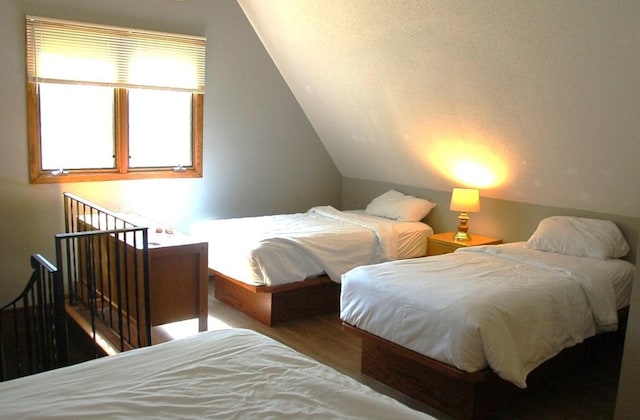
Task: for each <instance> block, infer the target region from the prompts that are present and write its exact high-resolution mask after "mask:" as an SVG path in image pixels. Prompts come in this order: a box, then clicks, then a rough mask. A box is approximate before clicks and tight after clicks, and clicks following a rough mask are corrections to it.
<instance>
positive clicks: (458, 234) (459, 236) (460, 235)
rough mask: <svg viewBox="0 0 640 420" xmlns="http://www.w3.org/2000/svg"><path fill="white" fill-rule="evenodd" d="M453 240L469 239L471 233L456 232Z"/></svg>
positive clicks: (463, 240) (462, 240)
mask: <svg viewBox="0 0 640 420" xmlns="http://www.w3.org/2000/svg"><path fill="white" fill-rule="evenodd" d="M453 240H454V241H457V242H465V241H470V240H471V235H469V234H468V233H467V232H456V234H455V236H454V237H453Z"/></svg>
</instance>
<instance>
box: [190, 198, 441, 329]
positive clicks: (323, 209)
mask: <svg viewBox="0 0 640 420" xmlns="http://www.w3.org/2000/svg"><path fill="white" fill-rule="evenodd" d="M433 207H434V204H433V203H431V202H429V201H428V200H425V199H420V198H416V197H413V196H407V195H405V194H403V193H400V192H397V191H394V190H390V191H388V192H387V193H385V194H382V195H381V196H379V197H376V199H374V200H372V202H371V203H370V204H369V205H368V206H367V208H366V209H364V210H355V211H339V210H336V209H335V208H333V207H331V206H318V207H313V208H311V209H310V210H309V211H307V212H305V213H295V214H281V215H271V216H260V217H243V218H232V219H218V220H204V221H199V222H196V223H194V224H193V225H192V226H191V229H190V234H191V236H192V237H194V238H196V239H198V240H202V241H206V242H207V243H208V250H209V251H208V252H209V269H210V273H211V274H213V276H214V279H215V297H216V298H217V299H218V300H221V301H223V302H226V303H228V304H230V305H231V306H233V307H234V308H236V309H238V310H240V311H242V312H244V313H246V314H248V315H250V316H252V317H253V318H255V319H258V320H259V321H261V322H262V323H264V324H266V325H274V324H276V323H280V322H283V321H288V320H292V319H297V318H302V317H306V316H310V315H315V314H319V313H325V312H337V311H338V308H339V301H340V297H339V296H340V285H339V283H340V281H341V275H342V274H343V273H345V272H347V271H348V270H350V269H352V268H354V267H356V266H359V265H366V264H374V263H378V262H381V261H391V260H396V259H405V258H415V257H420V256H424V255H426V247H427V240H426V239H427V236H429V235H431V234H432V233H433V230H432V229H431V227H430V226H429V225H427V224H425V223H423V222H421V220H422V219H424V217H426V215H427V214H428V213H429V212H430V210H431V209H432V208H433Z"/></svg>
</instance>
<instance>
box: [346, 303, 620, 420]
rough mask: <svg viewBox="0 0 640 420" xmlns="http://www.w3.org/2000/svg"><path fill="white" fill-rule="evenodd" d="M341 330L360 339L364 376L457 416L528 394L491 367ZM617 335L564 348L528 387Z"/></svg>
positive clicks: (584, 360)
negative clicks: (469, 366)
mask: <svg viewBox="0 0 640 420" xmlns="http://www.w3.org/2000/svg"><path fill="white" fill-rule="evenodd" d="M627 313H628V308H624V309H622V310H620V311H618V319H619V320H620V321H619V324H620V325H621V326H624V325H625V323H626V319H627ZM342 328H343V329H344V330H345V331H348V332H350V333H352V334H355V335H357V336H359V337H361V338H362V361H361V368H360V370H361V371H362V373H363V374H365V375H367V376H369V377H371V378H373V379H376V380H377V381H379V382H382V383H384V384H386V385H389V386H391V387H392V388H395V389H397V390H398V391H401V392H403V393H405V394H407V395H409V396H411V397H413V398H415V399H417V400H419V401H422V402H424V403H426V404H428V405H429V406H431V407H433V408H435V409H437V410H440V411H442V412H444V413H447V414H449V415H451V416H453V417H455V418H461V419H470V418H474V419H477V418H485V417H486V416H487V415H488V414H489V413H491V412H492V411H495V410H496V409H498V408H499V407H500V406H502V405H503V404H505V403H507V402H508V401H509V400H511V399H513V398H514V397H516V396H517V395H519V394H522V393H524V392H526V390H523V389H520V388H518V387H516V386H515V385H513V384H512V383H511V382H508V381H505V380H504V379H502V378H500V377H499V376H498V375H497V374H496V373H495V372H493V371H492V370H490V369H484V370H482V371H478V372H473V373H469V372H465V371H462V370H459V369H456V368H455V367H452V366H450V365H447V364H445V363H442V362H439V361H437V360H434V359H431V358H429V357H427V356H424V355H422V354H419V353H417V352H415V351H412V350H409V349H407V348H405V347H402V346H400V345H398V344H395V343H392V342H390V341H388V340H385V339H383V338H380V337H378V336H376V335H374V334H371V333H369V332H366V331H364V330H361V329H359V328H357V327H354V326H353V325H350V324H347V323H343V324H342ZM620 334H624V329H622V330H618V332H613V333H603V334H598V335H597V336H594V337H590V338H588V339H587V340H585V341H584V342H583V343H580V344H577V345H575V346H573V347H570V348H566V349H564V350H563V351H562V352H560V354H558V355H556V356H555V357H553V358H551V359H550V360H547V361H546V362H544V363H543V364H542V365H540V366H538V367H537V368H536V369H535V370H534V371H533V372H531V373H530V374H529V376H528V377H527V384H528V385H529V386H539V385H542V386H544V384H545V383H548V381H549V380H550V378H551V377H552V376H553V375H555V374H557V373H558V372H560V371H564V372H566V371H567V370H570V369H572V368H576V367H578V366H584V365H585V364H588V363H589V361H590V360H591V358H592V357H593V356H594V355H595V354H597V353H599V352H601V350H603V348H602V347H601V346H605V347H608V346H609V345H610V340H611V339H612V338H613V339H616V337H618V336H619V335H620Z"/></svg>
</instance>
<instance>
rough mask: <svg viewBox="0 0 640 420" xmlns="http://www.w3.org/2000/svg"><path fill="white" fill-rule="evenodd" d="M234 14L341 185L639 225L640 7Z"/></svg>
mask: <svg viewBox="0 0 640 420" xmlns="http://www.w3.org/2000/svg"><path fill="white" fill-rule="evenodd" d="M238 2H239V3H240V5H241V6H242V8H243V10H244V12H245V13H246V14H247V16H248V17H249V20H250V22H251V23H252V25H253V26H254V27H255V28H256V32H257V33H258V35H259V36H260V39H262V41H263V42H264V44H265V46H266V48H267V50H268V51H269V53H270V54H271V56H272V57H273V59H274V62H275V63H276V65H277V66H278V68H279V69H280V71H281V72H282V74H283V76H284V78H285V80H286V81H287V83H288V84H289V86H290V87H291V91H292V92H293V93H294V95H296V98H297V99H298V101H299V102H300V104H301V105H302V108H303V109H304V111H305V113H306V114H307V116H308V117H309V120H310V121H311V123H312V124H313V125H314V127H315V128H316V131H317V133H318V135H319V136H320V139H321V140H322V142H323V143H324V145H325V146H326V147H327V150H328V151H329V153H330V154H331V156H332V157H333V159H334V161H335V162H336V165H337V166H338V168H339V169H340V172H341V174H342V175H343V176H344V177H349V178H358V179H368V180H373V181H380V182H392V183H395V184H400V185H410V186H413V187H418V188H427V189H431V190H437V191H451V188H452V187H455V186H463V185H476V186H478V187H481V188H482V190H483V193H484V195H485V196H487V197H491V198H497V199H502V200H510V201H517V202H521V203H532V204H536V205H546V206H551V207H562V208H574V209H584V210H589V211H594V212H600V213H610V214H619V215H624V216H631V217H636V216H638V215H640V194H638V185H640V171H638V170H637V166H638V165H637V160H638V156H640V139H639V137H638V135H639V134H638V133H640V118H638V110H639V109H640V94H639V91H638V77H639V74H640V25H639V24H638V22H640V1H638V0H610V1H602V0H482V1H472V0H403V1H399V0H376V1H372V0H344V1H343V0H318V1H313V0H309V1H300V0H267V1H265V0H238ZM478 169H481V170H478ZM467 171H468V172H467ZM489 175H491V176H493V177H495V179H494V180H490V179H486V178H491V176H489Z"/></svg>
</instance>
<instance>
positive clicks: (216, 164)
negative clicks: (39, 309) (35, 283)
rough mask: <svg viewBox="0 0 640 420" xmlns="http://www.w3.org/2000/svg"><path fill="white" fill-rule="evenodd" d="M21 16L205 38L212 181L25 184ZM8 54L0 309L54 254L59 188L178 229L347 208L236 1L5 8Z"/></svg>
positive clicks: (329, 165) (4, 60)
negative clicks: (34, 260)
mask: <svg viewBox="0 0 640 420" xmlns="http://www.w3.org/2000/svg"><path fill="white" fill-rule="evenodd" d="M25 14H32V15H41V16H48V17H54V18H60V19H69V20H79V21H87V22H95V23H101V24H108V25H115V26H124V27H136V28H142V29H151V30H158V31H167V32H178V33H187V34H194V35H204V36H206V37H207V75H206V77H207V90H206V94H205V117H204V178H202V179H183V180H143V181H109V182H99V183H75V184H60V185H55V184H49V185H31V184H29V182H28V170H27V162H28V157H27V123H26V94H25V92H26V82H25V80H26V75H25V72H26V70H25V57H24V54H25V51H24V46H25V40H24V15H25ZM0 57H1V59H0V200H2V201H1V205H0V238H1V239H2V240H1V241H0V266H1V267H2V270H0V304H2V303H3V302H5V301H7V300H8V299H10V298H12V297H13V296H15V295H16V294H17V293H18V292H19V290H20V289H21V288H22V287H23V285H24V283H25V282H26V281H27V279H28V273H29V255H30V254H32V253H34V252H39V253H42V254H44V255H45V256H47V257H49V258H53V235H54V234H55V233H57V232H60V231H61V230H62V213H61V211H62V198H61V193H62V192H63V191H71V192H74V193H77V194H79V195H81V196H83V197H86V198H88V199H91V200H94V201H96V202H97V203H98V204H100V205H103V206H106V207H109V208H112V209H113V210H120V211H136V212H139V213H141V214H143V215H145V216H147V217H149V218H151V219H154V220H157V221H158V222H160V223H165V224H169V225H172V226H174V227H176V228H178V229H181V230H187V229H188V228H189V225H190V223H191V222H192V221H195V220H198V219H201V218H205V217H231V216H244V215H259V214H270V213H282V212H295V211H304V210H307V209H308V208H309V207H311V206H314V205H319V204H331V205H334V206H336V207H338V206H340V194H341V176H340V174H339V172H338V170H337V169H336V167H335V165H334V163H333V161H332V160H331V158H330V157H329V155H328V154H327V152H326V150H325V148H324V146H323V145H322V143H321V142H320V141H319V139H318V137H317V135H316V133H315V131H314V130H313V128H312V127H311V125H310V124H309V122H308V120H307V118H306V117H305V115H304V114H303V112H302V111H301V109H300V107H299V105H298V103H297V102H296V100H295V98H294V97H293V95H292V94H291V92H290V90H289V88H288V87H287V85H286V83H285V82H284V81H283V79H282V77H281V76H280V73H279V72H278V70H277V69H276V67H275V66H274V65H273V62H272V60H271V58H270V57H269V55H268V54H267V52H266V51H265V49H264V47H263V46H262V44H261V43H260V41H259V40H258V38H257V36H256V34H255V32H254V30H253V28H252V27H251V25H249V23H248V21H247V20H246V17H245V15H244V14H243V12H242V10H241V9H240V8H239V6H238V5H237V3H236V2H235V1H233V0H216V1H209V0H189V1H185V2H177V1H175V0H135V1H132V0H109V1H86V0H2V1H1V2H0Z"/></svg>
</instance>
